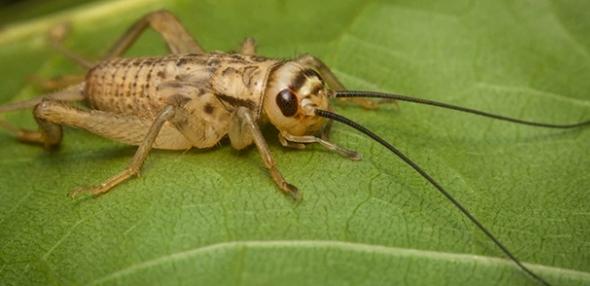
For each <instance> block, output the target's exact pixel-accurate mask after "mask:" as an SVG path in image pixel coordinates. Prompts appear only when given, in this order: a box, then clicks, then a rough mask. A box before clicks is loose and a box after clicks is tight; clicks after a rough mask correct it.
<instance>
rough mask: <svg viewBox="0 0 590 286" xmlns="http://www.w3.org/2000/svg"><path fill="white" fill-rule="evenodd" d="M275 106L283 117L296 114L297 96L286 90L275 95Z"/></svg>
mask: <svg viewBox="0 0 590 286" xmlns="http://www.w3.org/2000/svg"><path fill="white" fill-rule="evenodd" d="M276 101H277V105H278V106H279V109H281V112H282V113H283V115H284V116H285V117H291V116H293V115H295V113H297V105H298V103H297V96H296V95H295V94H294V93H293V92H292V91H291V90H290V89H288V88H286V89H283V90H281V92H279V94H277V98H276Z"/></svg>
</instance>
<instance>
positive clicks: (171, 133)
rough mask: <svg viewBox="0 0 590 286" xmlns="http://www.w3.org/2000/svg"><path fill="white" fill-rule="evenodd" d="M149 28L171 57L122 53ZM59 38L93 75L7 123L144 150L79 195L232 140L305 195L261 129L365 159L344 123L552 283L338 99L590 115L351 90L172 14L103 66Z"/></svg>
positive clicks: (23, 105) (295, 194)
mask: <svg viewBox="0 0 590 286" xmlns="http://www.w3.org/2000/svg"><path fill="white" fill-rule="evenodd" d="M147 28H151V29H153V30H155V31H156V32H157V33H159V34H160V35H161V37H162V38H163V39H164V41H165V43H166V45H167V47H168V49H169V51H170V54H169V55H166V56H159V57H138V58H124V57H122V56H123V54H124V53H125V51H126V50H127V49H128V48H129V47H130V46H131V45H133V43H134V42H135V40H136V39H137V38H138V37H139V36H140V35H141V34H142V32H143V31H145V30H146V29H147ZM55 38H56V39H55V40H52V44H53V46H54V48H56V49H57V50H58V51H60V52H62V53H63V54H64V56H66V57H68V58H70V59H72V60H74V61H75V62H77V63H78V64H80V65H81V66H82V67H84V68H87V69H88V72H87V73H86V76H85V78H84V79H83V80H82V81H81V82H80V83H75V84H73V85H70V86H68V87H65V88H62V89H60V90H59V91H56V92H52V93H49V94H46V95H43V96H40V97H36V98H33V99H30V100H25V101H20V102H13V103H7V104H4V105H1V106H0V113H3V112H10V111H16V110H22V109H29V108H32V110H33V116H34V118H35V120H36V122H37V124H38V127H39V128H38V130H26V129H22V128H19V127H15V126H12V125H11V124H10V123H8V122H5V121H0V126H1V127H3V129H5V130H6V131H7V132H10V133H12V134H13V135H14V136H15V137H16V139H18V140H19V141H22V142H26V143H31V144H37V145H41V146H43V147H44V148H47V149H52V148H55V147H57V146H59V144H60V143H61V141H62V138H63V130H62V126H70V127H75V128H81V129H84V130H87V131H89V132H91V133H94V134H96V135H98V136H102V137H105V138H108V139H111V140H114V141H118V142H122V143H125V144H129V145H134V146H138V148H137V151H136V153H135V155H134V156H133V158H132V160H131V162H130V163H129V164H128V166H127V167H126V168H125V169H124V170H122V171H120V172H119V173H117V174H115V175H114V176H112V177H110V178H108V179H106V180H105V181H104V182H102V183H100V184H98V185H96V186H94V187H91V188H86V189H82V188H81V189H76V190H73V191H71V192H70V193H69V195H70V196H71V197H72V198H74V197H77V196H79V195H87V196H99V195H102V194H105V193H107V192H109V191H111V190H112V189H113V188H115V187H116V186H117V185H119V184H121V183H123V182H124V181H126V180H128V179H130V178H132V177H134V176H136V175H138V173H139V172H140V170H141V167H142V165H143V164H144V162H145V160H146V158H147V157H148V154H149V153H150V151H151V150H152V149H166V150H188V149H191V148H198V149H205V148H210V147H213V146H215V145H216V144H218V143H219V141H220V140H221V139H222V138H225V137H228V138H229V141H230V142H231V146H232V147H233V148H235V149H238V150H241V149H244V148H246V147H248V146H251V145H255V146H256V148H257V151H258V152H259V154H260V156H261V158H262V163H263V164H264V166H265V167H266V169H267V170H268V172H269V173H270V177H271V178H272V180H273V181H274V183H275V184H276V186H277V188H278V189H279V190H280V191H281V192H283V193H284V194H286V195H287V196H288V197H291V198H293V200H296V201H297V200H301V199H302V195H301V192H300V191H299V189H298V188H297V187H296V186H295V185H293V184H291V183H289V182H288V181H287V180H286V179H285V178H284V177H283V175H282V174H281V172H280V171H279V169H278V167H277V164H276V163H275V160H274V159H273V156H272V154H271V152H270V151H269V148H268V144H267V142H266V140H265V138H264V136H263V134H262V133H261V131H260V126H261V125H263V124H272V125H273V126H274V127H275V128H276V129H277V130H278V136H279V141H280V143H281V144H282V145H283V146H284V147H288V148H296V149H304V148H305V147H306V146H307V145H309V144H319V145H320V146H322V147H324V148H326V149H327V150H330V151H333V152H335V153H337V154H339V155H341V156H342V157H345V158H347V159H351V160H360V159H361V156H360V154H358V153H357V152H355V151H353V150H350V149H347V148H345V147H343V146H340V145H338V144H336V143H334V142H331V141H330V138H329V133H330V129H331V126H332V123H333V122H338V123H341V124H344V125H347V126H349V127H352V128H353V129H355V130H357V131H359V132H361V133H363V134H365V135H366V136H368V137H369V138H371V139H373V140H375V141H376V142H378V143H379V144H381V145H383V146H384V147H385V148H387V149H388V150H389V151H391V152H392V153H393V155H395V156H397V157H398V158H399V159H401V160H402V161H403V162H405V163H406V164H407V165H408V166H409V167H411V168H412V169H414V170H415V171H416V172H417V173H418V174H419V175H420V176H422V177H423V178H424V179H425V180H426V181H428V182H429V183H430V185H431V186H432V187H433V188H434V190H436V191H438V192H439V193H440V194H441V195H443V196H444V197H446V199H448V201H449V202H450V203H451V204H452V205H453V206H454V207H455V208H456V209H457V210H458V211H459V212H461V213H462V214H463V215H464V216H466V217H467V218H468V219H469V220H470V221H471V222H472V223H473V224H474V225H475V226H476V227H477V228H478V229H479V230H480V231H481V232H483V234H485V236H486V237H487V238H489V239H490V240H491V241H492V242H493V243H494V244H495V246H497V248H498V249H499V250H500V251H501V252H502V253H503V254H504V255H505V256H506V257H507V259H508V260H510V261H511V262H512V263H513V264H514V265H515V267H517V268H519V269H520V270H521V271H522V272H523V275H528V276H529V277H530V278H531V279H532V280H534V281H536V282H537V283H538V284H540V285H551V283H550V282H549V281H547V280H546V279H544V278H543V277H541V276H540V275H538V274H536V273H535V272H533V271H532V270H530V269H529V268H528V267H527V266H526V265H525V264H523V263H522V262H521V260H519V258H517V257H516V256H515V255H514V254H513V253H512V252H511V251H510V250H509V248H508V247H507V246H505V245H504V244H503V243H502V242H501V241H500V240H498V239H497V238H496V236H495V235H494V234H493V233H492V232H491V231H490V230H488V228H487V227H486V226H484V225H483V224H482V223H481V222H480V221H479V220H478V219H477V218H476V217H475V216H474V215H473V214H472V213H471V212H470V211H469V210H468V208H467V207H466V206H464V205H463V204H461V203H460V202H459V201H457V200H456V199H455V198H454V197H453V196H452V195H451V193H450V192H448V191H447V190H446V189H445V187H444V186H442V185H441V184H439V183H438V182H437V180H436V179H434V178H433V177H432V176H431V175H429V174H428V172H427V171H426V170H425V169H423V168H422V167H420V166H419V165H418V164H417V163H416V162H414V161H412V160H411V159H410V158H409V157H407V156H406V155H405V154H404V153H402V151H400V150H399V149H397V148H396V147H395V146H394V145H392V144H391V143H389V142H387V141H386V140H384V139H382V138H381V137H380V136H378V135H377V134H375V133H373V132H372V131H370V130H368V129H367V128H365V127H363V126H362V125H360V124H359V123H356V122H355V121H353V120H351V119H348V118H346V117H344V116H342V115H339V114H337V113H335V112H334V110H333V108H332V105H331V101H333V100H336V99H341V100H348V101H350V102H351V103H353V104H358V105H360V106H362V107H365V108H366V109H368V111H367V112H373V111H371V110H370V109H375V107H376V106H377V105H378V104H379V103H380V102H378V101H377V100H387V101H395V102H398V101H399V102H410V103H415V104H424V105H429V106H433V107H436V108H444V109H450V110H454V111H459V112H464V113H469V114H471V115H477V116H484V117H488V118H491V119H496V120H503V121H506V122H509V123H513V124H523V125H529V126H532V127H541V128H560V129H567V128H581V127H587V126H589V125H590V120H586V121H583V122H578V123H569V124H555V123H542V122H533V121H527V120H523V119H517V118H512V117H507V116H503V115H498V114H494V113H488V112H485V111H480V110H475V109H471V108H467V107H462V106H457V105H451V104H447V103H443V102H438V101H432V100H428V99H421V98H416V97H410V96H404V95H398V94H391V93H383V92H377V91H351V90H347V89H345V88H344V85H343V84H342V83H341V82H340V81H339V80H338V79H337V77H336V76H335V75H334V73H332V71H331V70H330V68H329V67H328V66H327V65H326V64H324V63H323V62H322V61H321V60H320V59H318V58H316V57H314V56H311V55H303V56H300V57H298V58H295V59H289V60H284V59H275V58H268V57H264V56H260V55H257V54H256V45H255V42H254V40H253V39H251V38H246V40H244V42H243V44H242V45H241V47H240V49H239V50H238V52H235V53H223V52H206V51H205V50H204V49H203V48H201V47H200V45H199V44H198V42H197V41H196V40H195V39H193V37H192V36H191V35H190V34H189V32H188V31H187V29H186V28H185V27H184V26H183V25H182V24H181V22H180V21H179V20H178V19H177V18H176V17H175V16H174V15H173V14H172V13H171V12H168V11H165V10H161V11H155V12H152V13H149V14H147V15H145V16H143V17H142V18H141V19H139V20H138V21H137V22H136V23H135V24H133V25H132V26H131V27H130V28H129V29H128V30H127V31H126V32H125V33H124V34H123V35H122V36H121V37H120V38H119V39H118V41H117V42H116V43H115V44H114V46H113V47H112V48H111V49H110V50H109V51H108V52H107V53H106V55H105V56H104V57H103V58H102V60H100V61H99V62H96V63H95V62H92V61H89V60H86V59H84V58H83V57H81V56H79V55H77V54H76V53H74V52H72V51H70V50H67V49H66V48H65V47H63V45H61V44H60V41H59V40H58V39H57V38H59V36H56V37H55ZM73 102H83V103H85V104H86V105H87V108H81V107H78V106H74V105H72V103H73Z"/></svg>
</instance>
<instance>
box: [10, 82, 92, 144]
mask: <svg viewBox="0 0 590 286" xmlns="http://www.w3.org/2000/svg"><path fill="white" fill-rule="evenodd" d="M83 88H84V86H83V84H78V85H75V86H71V87H69V88H67V89H64V90H62V91H59V92H55V93H50V94H47V95H45V96H40V97H37V98H33V99H30V100H25V101H19V102H14V103H8V104H5V105H1V106H0V113H2V112H9V111H16V110H21V109H27V108H32V107H35V108H34V110H33V115H34V116H35V120H36V121H37V124H38V125H39V131H32V130H27V129H22V128H18V127H14V126H12V125H11V124H9V123H7V122H5V121H2V120H0V127H2V128H4V129H6V130H8V131H9V132H11V133H12V134H13V135H14V136H15V137H16V138H17V139H18V140H20V141H23V142H25V143H33V144H41V145H43V146H45V147H46V148H51V147H55V146H57V145H59V143H60V142H61V137H62V131H61V127H60V126H59V125H57V124H54V123H52V122H50V121H47V120H46V119H45V118H43V117H42V116H40V111H41V109H40V107H41V106H42V103H43V100H54V101H80V100H83V99H84V96H83V95H82V89H83Z"/></svg>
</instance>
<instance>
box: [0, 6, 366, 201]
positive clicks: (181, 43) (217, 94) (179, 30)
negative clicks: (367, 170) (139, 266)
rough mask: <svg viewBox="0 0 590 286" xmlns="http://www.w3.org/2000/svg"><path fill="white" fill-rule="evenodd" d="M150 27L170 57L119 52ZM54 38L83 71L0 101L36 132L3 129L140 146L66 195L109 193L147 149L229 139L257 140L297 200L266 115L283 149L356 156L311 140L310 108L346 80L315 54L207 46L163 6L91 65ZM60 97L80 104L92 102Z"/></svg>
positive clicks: (24, 135)
mask: <svg viewBox="0 0 590 286" xmlns="http://www.w3.org/2000/svg"><path fill="white" fill-rule="evenodd" d="M147 27H151V28H153V29H154V30H156V31H157V32H158V33H160V35H162V37H163V38H164V39H165V41H166V43H167V44H168V48H169V50H170V51H171V53H172V54H170V55H167V56H161V57H141V58H122V57H121V55H122V54H123V53H124V52H125V50H127V49H128V48H129V47H130V46H131V44H132V43H133V42H134V41H135V40H136V39H137V38H138V37H139V35H140V34H141V33H142V32H143V31H144V30H145V29H146V28H147ZM52 44H53V45H54V46H55V47H57V48H58V50H60V51H61V52H63V53H64V55H66V56H68V57H70V58H71V59H73V60H74V61H76V62H78V63H79V64H80V65H82V66H84V67H87V68H89V71H88V72H87V74H86V77H85V80H84V82H83V83H81V84H78V85H74V86H71V87H69V88H67V89H65V90H63V91H60V92H56V93H54V94H49V95H46V96H44V97H42V98H40V99H35V100H30V101H26V102H21V103H16V104H11V105H5V106H0V112H3V111H10V110H15V109H21V108H25V107H31V106H34V111H33V114H34V116H35V119H36V120H37V123H38V125H39V131H28V130H24V129H18V128H14V127H12V126H8V125H7V124H2V126H4V127H7V128H8V129H9V130H11V131H12V132H14V133H15V135H16V136H17V138H19V139H20V140H22V141H26V142H31V143H38V144H42V145H44V146H46V147H53V146H57V145H59V144H60V143H61V140H62V135H63V134H62V126H63V125H67V126H73V127H78V128H82V129H85V130H88V131H90V132H92V133H94V134H97V135H99V136H102V137H105V138H109V139H111V140H115V141H119V142H123V143H126V144H131V145H137V146H138V149H137V152H136V153H135V156H134V157H133V161H132V162H131V163H130V164H129V166H128V167H127V168H126V169H125V170H123V171H122V172H120V173H119V174H117V175H115V176H113V177H111V178H109V179H108V180H106V181H105V182H103V183H102V184H100V185H99V186H96V187H94V188H91V189H88V190H77V191H75V192H73V193H72V195H76V194H78V193H80V192H87V193H90V194H94V195H97V194H101V193H105V192H107V191H109V190H110V189H111V188H113V187H114V186H116V185H118V184H119V183H121V182H123V181H125V180H127V179H128V178H130V177H131V176H133V175H136V174H137V173H138V172H139V170H140V168H141V166H142V165H143V163H144V161H145V159H146V158H147V155H148V154H149V152H150V150H151V149H152V148H158V149H172V150H181V149H190V148H193V147H194V148H208V147H211V146H214V145H215V144H217V143H218V142H219V140H220V139H221V138H223V137H224V136H227V137H228V138H229V140H230V142H231V145H232V146H233V147H234V148H236V149H242V148H245V147H247V146H250V145H252V144H254V145H256V147H257V148H258V151H259V152H260V155H261V158H262V161H263V163H264V165H265V166H266V167H267V169H268V170H269V172H270V175H271V177H272V178H273V180H274V181H275V183H276V184H277V186H278V187H279V188H280V189H281V190H282V191H283V192H285V193H287V194H289V195H290V196H292V197H294V198H296V199H298V198H299V197H300V195H299V193H298V190H297V188H295V187H294V186H293V185H291V184H289V183H287V182H286V180H285V179H284V178H283V176H282V175H281V173H280V172H279V170H278V169H277V167H276V163H275V162H274V160H273V158H272V156H271V154H270V151H269V149H268V146H267V145H266V141H265V139H264V137H263V136H262V133H261V132H260V128H259V125H260V124H262V123H266V122H270V123H271V124H273V125H274V126H275V127H277V129H278V130H279V131H280V132H279V139H280V142H281V143H282V144H283V145H284V146H287V147H295V148H303V147H304V146H305V145H304V144H308V143H318V144H321V145H322V146H324V147H326V148H328V149H330V150H334V151H336V152H338V153H340V154H342V155H344V156H346V157H349V158H352V159H358V154H356V153H355V152H352V151H349V150H346V149H343V148H341V147H338V146H336V145H334V144H332V143H329V142H327V141H325V140H324V139H321V138H319V137H315V134H318V133H320V132H322V127H323V126H324V122H325V120H324V119H323V118H322V117H319V116H316V115H315V114H314V112H313V109H314V108H316V107H317V108H325V109H327V108H329V106H328V96H329V95H330V91H329V88H332V89H334V90H340V89H343V87H342V85H341V84H340V83H339V82H338V80H337V79H336V77H335V76H334V74H332V72H331V71H330V70H329V69H328V68H327V67H326V66H325V65H324V64H323V63H322V62H321V61H319V60H318V59H316V58H314V57H312V56H303V57H300V58H297V59H295V60H278V59H270V58H266V57H260V56H257V55H256V46H255V43H254V40H253V39H251V38H248V39H246V40H245V41H244V42H243V44H242V47H241V49H240V51H239V52H238V53H222V52H211V53H207V52H205V51H204V50H203V49H202V48H201V47H200V46H199V44H198V43H197V42H196V41H195V40H194V39H193V38H192V37H191V36H190V35H189V34H188V32H187V31H186V30H185V29H184V27H183V26H182V25H181V24H180V22H179V21H178V19H176V18H175V17H174V16H173V15H172V14H170V13H169V12H167V11H157V12H154V13H151V14H148V15H146V16H144V17H143V18H141V19H140V20H139V21H137V22H136V23H135V24H134V25H133V26H131V27H130V29H129V30H128V31H127V32H126V33H125V34H124V35H123V36H122V37H121V38H120V39H119V40H118V41H117V43H116V44H115V45H114V46H113V48H111V50H110V51H109V52H108V53H107V55H106V56H105V57H104V59H103V60H102V61H100V62H98V63H97V64H92V62H91V61H88V60H86V59H83V58H82V57H80V56H79V55H76V54H75V53H73V52H71V51H69V50H67V49H65V48H63V47H62V46H61V45H60V43H59V41H57V40H54V41H53V42H52ZM324 79H325V83H324ZM66 101H85V102H86V103H87V104H88V106H89V109H82V108H78V107H74V106H72V105H69V104H67V103H66ZM324 134H325V133H324Z"/></svg>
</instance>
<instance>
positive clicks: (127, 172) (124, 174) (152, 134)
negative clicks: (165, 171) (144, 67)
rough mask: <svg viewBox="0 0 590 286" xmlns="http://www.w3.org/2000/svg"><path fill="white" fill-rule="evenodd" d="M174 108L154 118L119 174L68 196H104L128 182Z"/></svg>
mask: <svg viewBox="0 0 590 286" xmlns="http://www.w3.org/2000/svg"><path fill="white" fill-rule="evenodd" d="M174 112H175V108H174V107H173V106H166V107H165V108H164V109H163V110H162V111H161V112H160V113H159V114H158V116H157V117H156V119H155V120H154V121H153V123H152V125H151V126H150V128H149V130H148V132H147V134H146V135H145V138H144V139H143V141H142V142H141V144H139V147H138V148H137V151H136V152H135V155H134V156H133V159H132V160H131V163H129V165H127V167H126V168H125V169H123V171H121V172H119V173H118V174H116V175H114V176H112V177H110V178H109V179H107V180H106V181H104V182H103V183H102V184H100V185H98V186H95V187H92V188H89V189H82V188H80V189H76V190H74V191H72V192H70V193H69V196H70V197H72V198H75V197H77V196H78V195H80V194H82V193H87V194H90V195H93V196H96V195H100V194H104V193H106V192H108V191H110V190H111V189H112V188H114V187H116V186H117V185H119V184H121V183H122V182H124V181H126V180H128V179H129V178H131V177H133V176H137V175H138V174H139V171H140V169H141V167H142V166H143V163H144V162H145V160H146V159H147V157H148V155H149V152H150V151H151V149H152V147H153V146H154V143H155V142H156V138H157V137H158V134H159V133H160V130H162V127H163V126H164V123H166V122H167V121H168V120H169V119H171V118H172V117H173V116H174Z"/></svg>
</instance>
